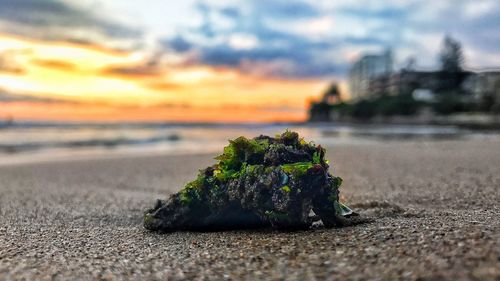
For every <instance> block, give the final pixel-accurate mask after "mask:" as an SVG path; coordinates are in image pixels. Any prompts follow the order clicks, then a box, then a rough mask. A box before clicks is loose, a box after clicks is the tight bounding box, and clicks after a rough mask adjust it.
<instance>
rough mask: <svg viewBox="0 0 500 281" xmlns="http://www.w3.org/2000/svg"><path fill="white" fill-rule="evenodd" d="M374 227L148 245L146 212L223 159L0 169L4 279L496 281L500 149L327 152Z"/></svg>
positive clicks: (458, 144) (499, 267)
mask: <svg viewBox="0 0 500 281" xmlns="http://www.w3.org/2000/svg"><path fill="white" fill-rule="evenodd" d="M328 151H329V152H328V158H329V159H331V160H332V162H333V166H334V170H333V171H334V174H335V175H340V176H342V177H343V178H344V186H343V187H342V191H341V194H342V195H343V197H344V201H346V202H347V203H348V204H349V205H350V206H351V207H353V208H354V209H356V210H357V211H358V212H360V213H361V214H362V215H363V216H366V217H372V218H374V221H373V222H370V223H366V224H362V225H357V226H352V227H345V228H340V229H321V228H320V229H315V230H310V231H300V232H292V233H287V232H278V231H270V230H265V229H264V230H253V231H226V232H213V233H199V232H178V233H171V234H157V233H150V232H148V231H146V230H144V229H143V228H142V224H141V223H142V221H141V220H142V212H143V211H144V210H145V209H146V208H149V207H151V205H152V204H153V202H154V200H155V199H156V198H161V197H166V195H167V194H168V193H172V192H175V191H177V190H178V189H179V188H180V187H181V186H182V185H183V183H185V182H186V181H188V180H189V179H191V178H192V177H193V176H194V175H195V174H196V172H197V170H198V169H200V168H202V167H204V166H206V165H208V164H210V163H211V162H212V160H211V158H212V157H213V155H197V156H157V157H151V156H148V157H124V158H121V159H100V160H97V159H95V160H90V159H86V160H78V161H59V162H51V163H33V164H22V165H11V166H2V167H0V279H2V280H6V279H23V278H24V279H27V280H33V279H56V280H68V279H105V280H114V279H157V280H165V279H167V278H168V279H169V280H177V279H185V280H193V279H197V280H224V279H236V280H285V279H286V280H315V279H316V280H334V279H335V280H346V279H353V280H367V279H369V280H393V279H404V280H417V279H418V280H499V279H500V224H499V222H500V218H499V216H500V204H499V202H500V141H494V140H457V141H434V142H402V141H389V142H385V143H379V144H356V145H354V144H353V145H339V146H336V147H332V148H329V149H328Z"/></svg>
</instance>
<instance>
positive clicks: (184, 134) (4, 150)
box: [0, 122, 498, 164]
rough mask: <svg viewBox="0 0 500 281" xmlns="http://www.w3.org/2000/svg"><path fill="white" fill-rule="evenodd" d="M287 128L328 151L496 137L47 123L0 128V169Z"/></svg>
mask: <svg viewBox="0 0 500 281" xmlns="http://www.w3.org/2000/svg"><path fill="white" fill-rule="evenodd" d="M286 129H290V130H294V131H297V132H299V133H300V134H301V136H304V137H305V138H306V139H307V140H312V141H314V142H316V143H319V144H322V145H324V146H329V145H335V144H341V143H365V144H369V143H373V142H380V141H390V140H425V139H437V140H440V139H459V138H469V137H490V138H491V137H495V138H496V137H498V134H495V133H488V134H485V133H478V132H472V131H468V130H464V129H459V128H456V127H442V126H399V125H390V126H381V125H379V126H374V125H334V124H319V125H318V124H316V125H312V124H170V123H119V124H109V123H108V124H95V123H46V122H21V123H14V124H10V125H9V126H3V127H2V126H0V164H1V163H12V162H16V161H21V162H24V161H35V160H48V159H53V158H59V157H80V158H85V157H95V156H97V155H99V156H112V155H122V154H124V153H138V154H144V153H149V154H186V153H215V152H218V151H221V149H222V147H223V146H225V145H226V144H227V140H228V139H233V138H235V137H238V136H246V137H253V136H257V135H260V134H265V135H275V134H278V133H281V132H283V131H284V130H286Z"/></svg>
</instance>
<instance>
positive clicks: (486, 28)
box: [0, 0, 500, 122]
mask: <svg viewBox="0 0 500 281" xmlns="http://www.w3.org/2000/svg"><path fill="white" fill-rule="evenodd" d="M499 14H500V2H498V1H497V0H476V1H470V0H469V1H467V0H449V1H445V0H443V1H431V0H387V1H360V0H352V1H349V0H336V1H321V0H320V1H317V0H304V1H295V0H268V1H241V0H240V1H228V0H213V1H194V0H183V1H160V0H142V1H124V0H106V1H104V0H100V1H99V0H78V1H77V0H74V1H70V0H66V1H65V0H0V119H2V118H7V117H13V118H14V119H16V120H18V119H24V120H57V121H77V120H79V121H80V120H81V121H250V122H254V121H255V122H260V121H297V120H304V118H305V117H306V107H307V104H308V102H309V101H311V100H312V99H315V98H317V97H318V96H319V95H320V94H321V92H322V91H323V90H324V89H325V88H326V87H327V86H328V84H329V83H330V82H331V81H338V82H339V83H340V85H341V88H342V90H343V91H344V92H345V93H346V96H347V89H346V87H345V86H344V85H345V77H346V73H347V71H348V69H349V65H350V64H351V63H352V61H354V60H355V59H356V58H358V57H359V56H360V55H361V54H363V53H366V52H378V51H381V50H382V49H384V48H387V47H392V48H393V49H394V52H395V58H396V62H397V64H396V66H401V65H403V64H404V62H405V60H406V59H407V58H408V57H410V56H414V57H416V58H417V65H418V67H421V68H426V69H428V68H434V67H436V58H437V53H438V51H439V48H440V44H441V40H442V37H443V36H444V34H451V35H452V36H453V37H455V38H456V39H458V40H460V41H461V42H462V43H463V45H464V51H465V56H466V62H467V63H466V65H467V67H469V68H475V69H477V68H486V67H494V66H498V65H500V48H499V46H500V31H499V30H500V17H498V15H499Z"/></svg>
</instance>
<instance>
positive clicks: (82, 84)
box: [0, 34, 326, 122]
mask: <svg viewBox="0 0 500 281" xmlns="http://www.w3.org/2000/svg"><path fill="white" fill-rule="evenodd" d="M0 46H2V47H0V52H1V51H3V50H2V49H1V48H4V50H18V51H19V50H29V51H24V52H19V53H17V54H16V55H15V60H16V62H17V63H18V64H19V67H21V68H22V69H23V70H24V72H23V73H22V74H16V75H13V74H10V73H0V88H4V89H6V90H8V91H9V92H10V93H23V94H29V95H31V96H35V97H40V98H48V99H52V100H55V101H57V100H61V101H62V102H60V103H58V102H50V103H44V102H34V101H24V102H23V101H19V100H17V101H16V102H10V103H4V104H2V105H1V107H0V108H1V109H0V117H1V116H2V115H12V116H14V118H18V119H37V120H42V119H45V120H47V119H50V120H75V121H76V120H93V121H99V120H105V121H118V120H127V121H133V120H137V121H146V120H150V121H153V120H154V121H164V120H171V121H238V122H240V121H255V122H263V121H298V120H304V119H305V117H306V114H305V113H306V110H305V107H306V100H308V99H310V98H311V97H314V96H317V95H318V94H319V93H320V92H321V91H322V90H323V88H324V87H325V86H326V83H325V81H321V80H305V79H304V80H288V79H278V78H271V77H265V76H262V75H259V74H257V73H254V74H252V73H247V72H245V73H243V72H241V71H239V70H236V69H231V68H227V67H226V68H222V67H211V66H206V65H199V64H189V65H183V64H178V63H172V61H182V58H179V59H172V57H174V56H176V54H175V53H172V54H168V55H167V56H166V57H167V58H168V59H165V58H164V57H162V56H158V57H153V58H151V57H148V56H147V55H146V54H145V53H143V52H128V53H127V52H115V51H112V50H103V49H100V48H98V47H95V46H91V45H81V44H71V43H66V42H65V43H58V42H43V41H36V40H25V39H23V38H19V37H13V36H7V35H5V34H3V35H2V34H0ZM68 101H69V102H68ZM165 104H168V105H169V106H164V105H165Z"/></svg>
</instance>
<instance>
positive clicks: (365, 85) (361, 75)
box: [349, 49, 393, 100]
mask: <svg viewBox="0 0 500 281" xmlns="http://www.w3.org/2000/svg"><path fill="white" fill-rule="evenodd" d="M392 71H393V58H392V51H391V50H390V49H388V50H386V51H385V52H384V53H382V54H378V55H374V54H370V55H364V56H363V57H361V58H360V59H359V60H358V61H356V62H355V63H354V65H353V66H352V68H351V70H350V72H349V88H350V92H351V98H352V99H353V100H359V99H364V98H367V97H369V96H370V95H371V94H372V92H371V88H370V81H371V80H373V79H376V78H379V77H384V76H385V77H387V76H388V75H390V74H391V73H392Z"/></svg>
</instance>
